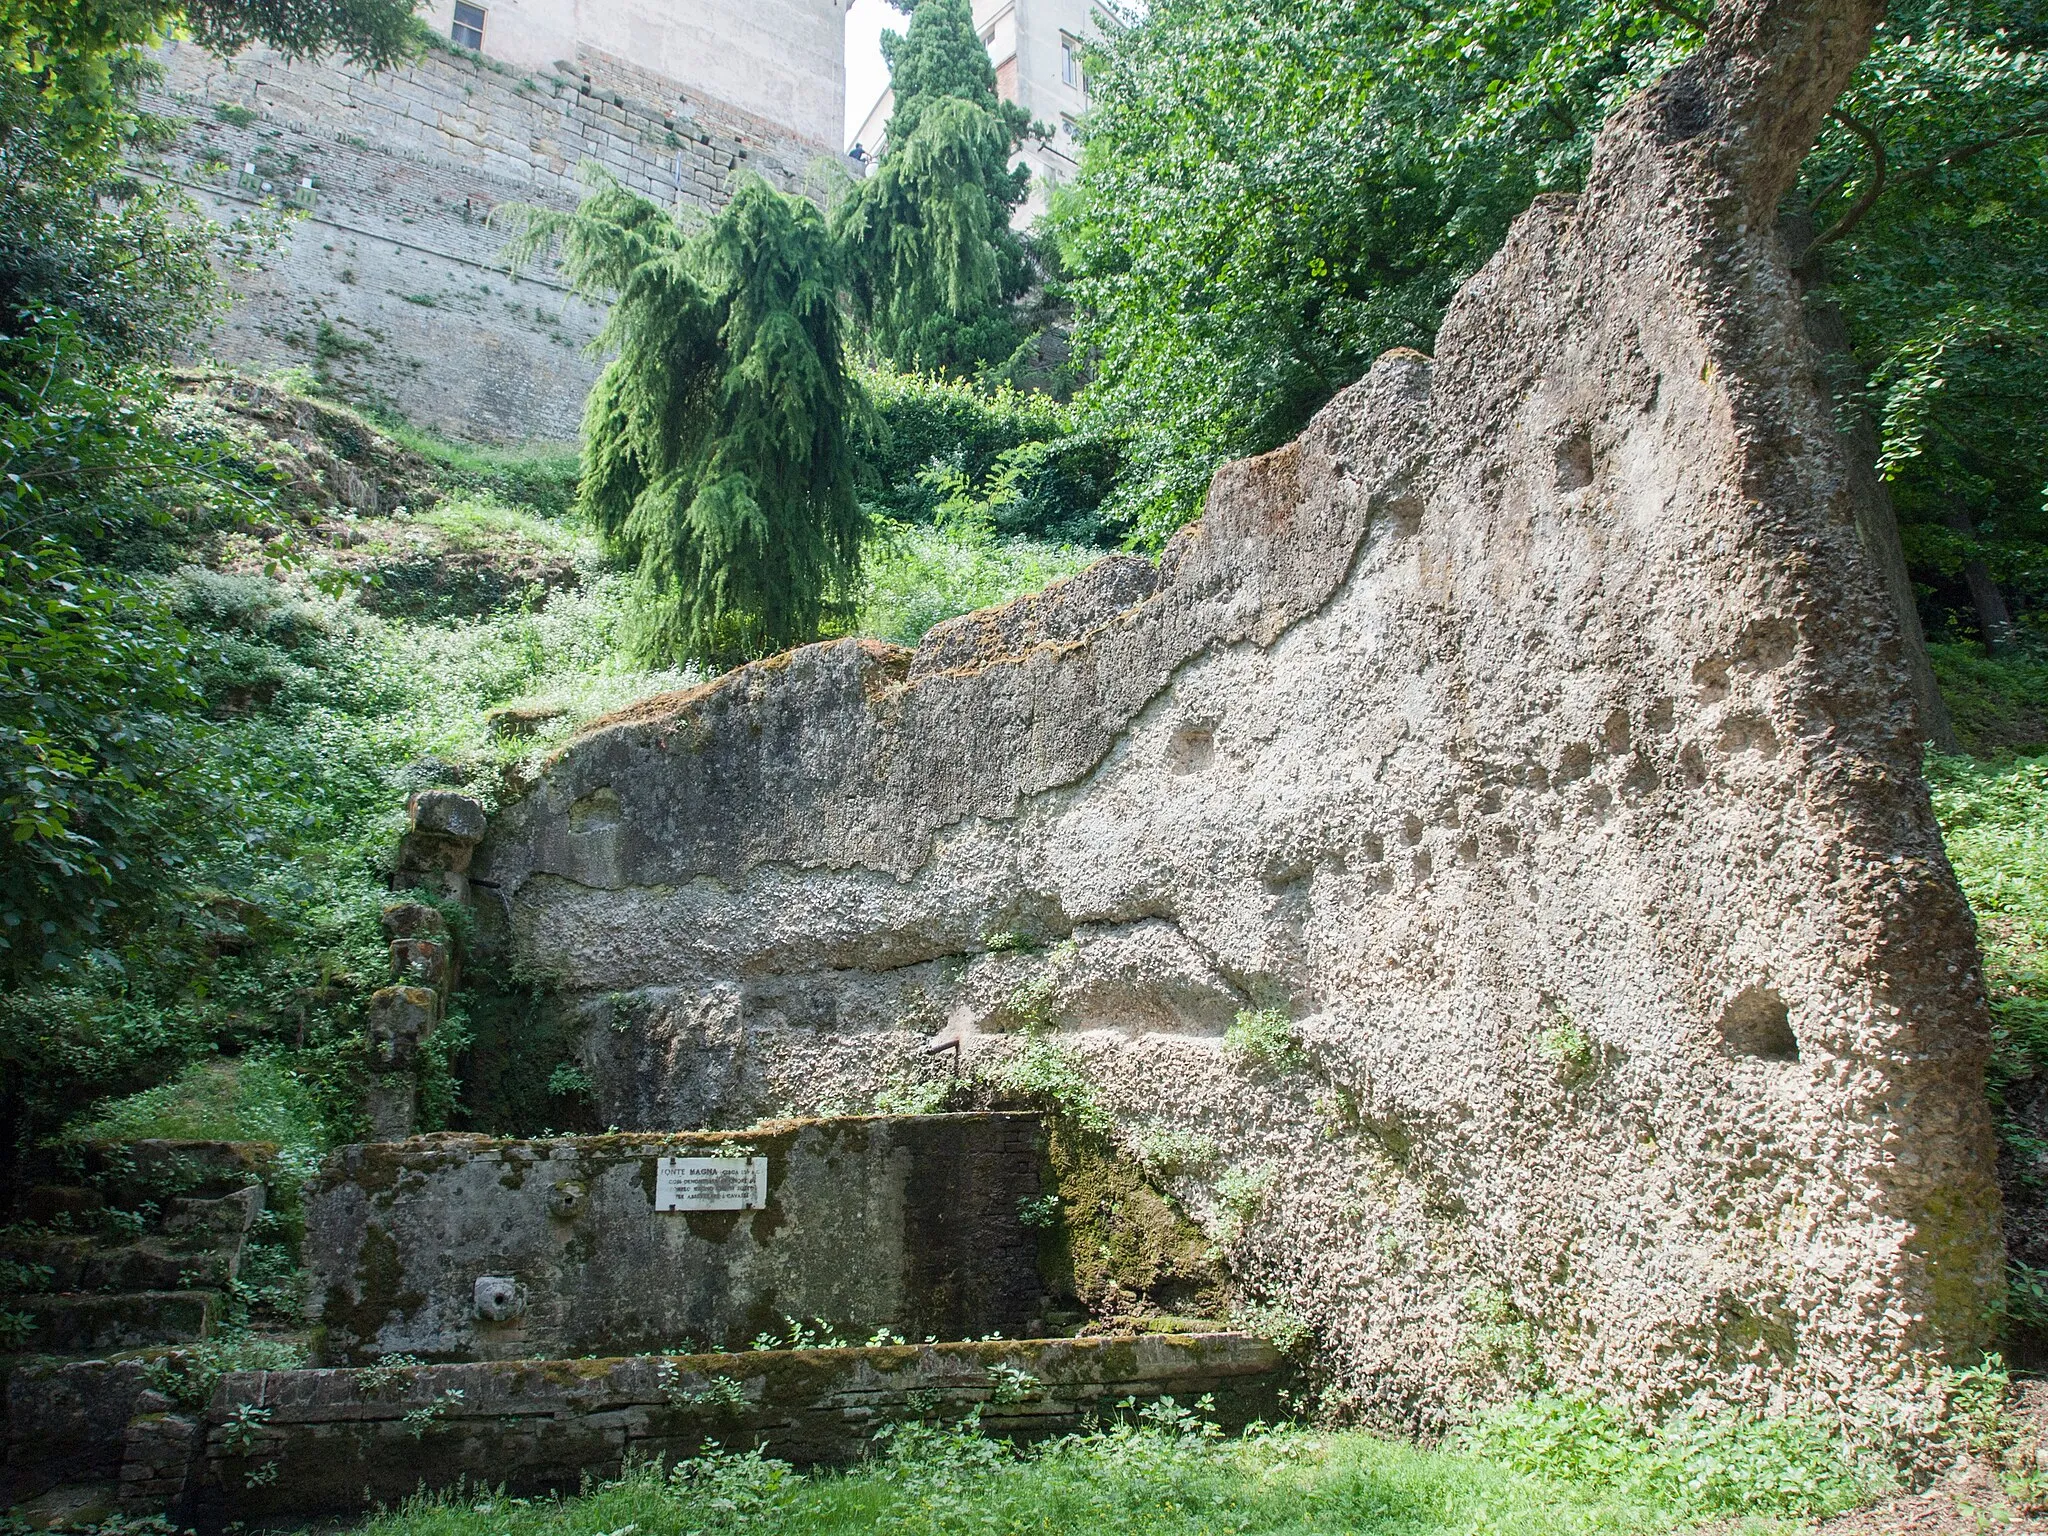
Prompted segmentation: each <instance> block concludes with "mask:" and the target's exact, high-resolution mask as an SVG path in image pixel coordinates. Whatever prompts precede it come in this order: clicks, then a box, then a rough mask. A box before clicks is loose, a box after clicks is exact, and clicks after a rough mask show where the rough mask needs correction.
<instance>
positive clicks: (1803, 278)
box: [1779, 215, 1961, 752]
mask: <svg viewBox="0 0 2048 1536" xmlns="http://www.w3.org/2000/svg"><path fill="white" fill-rule="evenodd" d="M1779 233H1780V236H1781V237H1782V238H1783V239H1784V241H1785V247H1786V250H1787V252H1788V253H1789V254H1790V255H1791V256H1792V257H1793V258H1794V259H1795V260H1796V259H1797V258H1798V255H1799V253H1800V252H1801V251H1804V250H1807V249H1808V248H1809V247H1810V246H1811V244H1812V242H1813V221H1812V220H1811V219H1810V218H1807V217H1805V216H1804V215H1799V216H1796V217H1793V218H1788V219H1785V220H1783V221H1781V222H1780V224H1779ZM1819 260H1820V258H1819V257H1818V256H1815V257H1813V258H1812V261H1813V264H1812V265H1809V266H1808V267H1806V268H1804V269H1801V270H1796V271H1795V272H1794V273H1793V277H1794V278H1795V279H1796V280H1797V281H1798V282H1799V284H1800V286H1801V287H1802V288H1804V289H1807V290H1809V291H1810V290H1811V289H1812V288H1813V287H1815V286H1816V285H1817V284H1818V282H1819V281H1820V273H1819V270H1818V262H1819ZM1804 309H1805V312H1806V336H1807V339H1808V340H1809V341H1811V342H1812V343H1813V344H1814V346H1816V347H1817V348H1819V349H1820V353H1821V357H1822V358H1823V360H1824V361H1826V362H1828V363H1830V364H1835V365H1840V364H1843V363H1846V362H1847V360H1848V359H1849V328H1848V326H1847V325H1846V324H1845V323H1844V322H1843V319H1842V312H1841V311H1840V310H1839V309H1837V308H1835V306H1834V305H1832V304H1823V303H1816V302H1815V301H1814V300H1812V299H1811V298H1809V299H1807V300H1806V302H1805V305H1804ZM1837 371H1838V368H1837V367H1830V368H1829V369H1828V370H1827V374H1826V376H1825V377H1824V378H1823V381H1822V387H1823V388H1826V389H1828V390H1829V391H1830V393H1831V394H1832V395H1833V398H1834V400H1835V405H1836V414H1837V418H1838V423H1839V425H1840V426H1841V428H1842V458H1843V461H1844V464H1845V466H1846V468H1847V470H1848V475H1849V491H1850V496H1851V500H1852V502H1853V503H1854V505H1855V509H1856V530H1857V532H1858V533H1860V534H1861V535H1862V536H1863V547H1864V549H1865V550H1867V551H1868V552H1869V554H1870V557H1871V559H1872V560H1874V561H1876V563H1877V567H1878V569H1879V570H1880V571H1881V572H1883V574H1884V583H1885V587H1886V590H1887V591H1889V592H1890V594H1891V600H1892V603H1891V606H1892V612H1893V614H1894V615H1895V616H1896V617H1897V619H1898V621H1899V638H1900V642H1901V643H1902V645H1903V646H1904V647H1905V652H1906V667H1907V669H1908V670H1909V671H1910V672H1911V673H1912V677H1913V702H1914V703H1915V704H1916V705H1917V706H1918V710H1919V716H1920V734H1921V736H1922V738H1923V739H1925V740H1927V741H1930V742H1932V743H1933V744H1934V746H1935V747H1936V748H1937V749H1938V750H1940V751H1943V752H1956V751H1960V750H1961V748H1960V746H1959V745H1958V744H1957V742H1956V728H1955V725H1954V723H1953V722H1952V721H1951V720H1950V719H1949V716H1948V704H1947V703H1946V702H1945V701H1944V700H1943V699H1942V696H1941V687H1940V685H1939V684H1938V683H1936V682H1935V680H1934V665H1933V663H1932V662H1930V661H1929V660H1928V659H1927V636H1926V633H1925V632H1924V631H1923V630H1922V629H1921V628H1920V608H1919V604H1918V603H1917V602H1915V600H1914V596H1913V578H1912V577H1911V575H1909V574H1908V573H1907V570H1906V552H1905V550H1904V548H1903V547H1901V545H1900V543H1899V519H1898V514H1897V513H1896V512H1895V511H1894V510H1893V509H1892V493H1891V492H1890V491H1889V490H1887V489H1886V488H1885V483H1884V481H1883V480H1882V479H1880V478H1879V477H1878V473H1877V431H1876V429H1875V428H1874V427H1873V426H1872V425H1871V423H1870V418H1869V417H1868V416H1866V415H1864V413H1863V412H1862V411H1861V410H1860V409H1855V408H1851V407H1848V406H1846V405H1845V402H1844V401H1843V400H1842V399H1841V396H1840V394H1839V392H1838V391H1835V390H1834V389H1833V386H1834V384H1835V382H1836V374H1837Z"/></svg>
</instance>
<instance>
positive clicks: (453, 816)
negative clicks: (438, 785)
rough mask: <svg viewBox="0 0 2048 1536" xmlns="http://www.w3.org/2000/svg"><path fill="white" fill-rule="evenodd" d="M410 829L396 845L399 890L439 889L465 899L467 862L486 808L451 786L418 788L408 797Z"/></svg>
mask: <svg viewBox="0 0 2048 1536" xmlns="http://www.w3.org/2000/svg"><path fill="white" fill-rule="evenodd" d="M405 812H406V820H407V824H408V830H407V832H406V835H405V841H404V842H402V843H400V844H399V846H398V870H397V873H396V874H394V875H393V876H392V879H391V884H392V886H393V888H394V889H398V890H426V891H437V892H439V893H440V894H442V895H444V896H450V897H453V898H454V899H455V900H457V901H467V900H469V861H470V857H471V855H472V854H474V853H475V851H476V845H477V844H478V843H479V842H481V841H482V840H483V835H484V825H485V818H484V808H483V806H482V805H480V804H478V803H477V801H475V800H473V799H471V798H470V797H469V796H468V795H459V794H456V793H455V792H454V791H453V790H447V789H429V790H422V791H421V792H420V793H419V794H416V795H414V796H413V797H412V798H411V799H410V800H408V801H407V802H406V806H405Z"/></svg>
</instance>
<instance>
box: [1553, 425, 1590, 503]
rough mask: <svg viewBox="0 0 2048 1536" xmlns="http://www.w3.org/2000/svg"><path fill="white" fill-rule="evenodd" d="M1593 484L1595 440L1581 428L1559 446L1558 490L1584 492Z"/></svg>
mask: <svg viewBox="0 0 2048 1536" xmlns="http://www.w3.org/2000/svg"><path fill="white" fill-rule="evenodd" d="M1592 483H1593V439H1592V437H1591V436H1590V435H1588V433H1587V432H1586V429H1585V428H1583V427H1581V428H1579V429H1578V430H1577V431H1575V432H1573V433H1572V434H1571V436H1569V437H1567V438H1566V439H1565V440H1564V441H1563V442H1561V443H1559V444H1558V445H1557V488H1558V489H1559V490H1560V491H1579V490H1584V489H1585V488H1586V487H1587V486H1589V485H1591V484H1592Z"/></svg>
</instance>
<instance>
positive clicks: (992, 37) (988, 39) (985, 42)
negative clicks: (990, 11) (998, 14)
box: [981, 27, 996, 48]
mask: <svg viewBox="0 0 2048 1536" xmlns="http://www.w3.org/2000/svg"><path fill="white" fill-rule="evenodd" d="M995 45H996V29H995V28H994V27H990V28H989V29H988V30H987V31H986V32H984V33H982V34H981V46H982V47H984V48H993V47H995Z"/></svg>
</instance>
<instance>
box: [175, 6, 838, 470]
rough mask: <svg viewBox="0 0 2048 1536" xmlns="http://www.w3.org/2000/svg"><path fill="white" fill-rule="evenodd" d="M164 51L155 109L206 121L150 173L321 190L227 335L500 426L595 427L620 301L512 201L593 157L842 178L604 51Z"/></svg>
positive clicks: (241, 189)
mask: <svg viewBox="0 0 2048 1536" xmlns="http://www.w3.org/2000/svg"><path fill="white" fill-rule="evenodd" d="M159 61H160V62H161V63H162V65H163V66H164V78H163V80H162V82H161V84H160V86H159V88H158V89H157V91H156V92H155V93H154V96H153V99H152V100H151V102H150V103H149V105H150V106H151V107H152V108H153V109H154V110H157V111H160V112H163V113H166V114H169V115H172V116H175V117H178V118H181V119H183V120H184V123H185V126H184V127H183V129H182V130H181V132H180V133H179V135H178V138H177V141H176V143H175V144H174V146H173V147H172V148H171V149H170V150H169V151H168V152H167V153H166V154H165V155H164V156H163V157H162V158H161V159H160V160H158V161H155V162H153V163H152V164H151V165H150V166H149V167H148V169H149V170H151V171H153V172H154V173H155V174H158V175H161V176H164V177H166V178H168V179H170V180H172V181H175V182H177V183H179V184H181V185H183V186H184V187H186V188H187V189H188V190H190V191H191V192H192V193H193V195H194V196H195V197H196V198H197V199H198V201H199V202H200V203H201V204H202V206H204V207H206V208H207V209H208V210H209V211H210V212H212V213H213V214H214V215H215V216H216V217H220V218H224V219H232V218H237V217H245V216H249V215H252V214H257V213H259V212H260V210H261V208H262V207H263V205H265V204H266V203H269V204H272V205H275V204H277V203H279V202H281V201H285V200H293V199H295V200H296V201H297V202H298V203H299V204H300V209H299V210H298V211H299V212H300V215H301V216H300V217H299V218H298V219H296V220H295V221H294V222H293V223H292V224H291V225H290V226H289V227H288V229H287V230H286V232H285V235H284V238H283V240H282V242H281V244H280V245H279V246H278V248H277V249H275V250H274V251H272V252H270V253H267V254H265V255H263V256H262V257H261V258H260V260H259V263H258V264H257V265H256V266H255V267H253V268H252V269H250V270H243V271H237V272H235V273H233V274H232V275H231V287H232V289H233V292H234V300H235V302H234V304H233V306H232V308H231V310H230V311H229V313H228V314H227V315H226V316H225V318H224V319H223V320H222V321H221V322H220V323H219V324H218V325H217V326H215V328H214V329H213V331H212V333H211V334H210V336H209V337H208V339H207V341H206V343H205V345H204V350H206V351H209V352H210V353H211V354H212V355H213V356H215V357H217V358H218V359H219V360H221V361H222V362H225V363H228V364H230V365H231V366H235V367H239V368H244V369H248V370H252V371H256V372H270V371H274V370H277V369H282V368H288V367H293V366H300V367H306V368H310V369H313V370H314V371H316V372H318V373H320V374H322V375H323V376H325V377H326V378H327V379H328V380H329V381H330V382H332V383H333V384H335V385H336V386H337V387H339V388H340V389H341V390H342V391H343V392H344V393H347V394H349V395H352V396H354V397H356V398H359V399H365V400H369V401H372V402H376V403H382V404H385V405H387V406H389V407H391V408H394V409H396V410H398V411H399V412H400V413H402V414H403V415H405V416H406V417H408V418H409V419H411V420H414V421H416V422H419V423H421V424H423V425H428V426H432V427H434V428H435V429H437V430H439V431H443V432H446V433H449V434H452V435H455V436H459V437H466V438H472V439H478V440H483V441H522V440H526V439H540V440H548V441H568V440H570V439H573V438H574V436H575V434H576V426H577V423H578V421H579V419H580V417H581V413H582V406H583V398H584V396H585V395H586V394H587V393H588V392H589V388H590V385H591V382H592V380H593V379H594V378H595V376H596V370H597V364H596V362H595V361H593V360H592V359H591V358H589V357H588V356H587V355H585V352H584V348H585V346H586V345H587V344H588V342H589V341H590V339H591V338H592V337H593V336H595V335H596V333H597V330H598V327H599V326H600V324H601V323H602V320H603V313H602V311H601V310H600V309H599V308H597V307H595V306H593V305H591V304H588V303H586V302H584V301H583V300H582V299H580V298H578V297H577V296H576V295H575V294H573V293H571V292H569V291H568V290H567V288H566V286H565V285H564V284H563V283H562V281H561V280H560V277H559V275H558V274H556V273H555V272H553V271H552V270H550V269H547V268H544V267H543V268H539V269H529V270H527V271H525V272H523V273H518V274H514V273H512V272H510V271H508V270H507V265H506V262H505V260H504V258H503V256H502V254H501V251H502V248H503V246H504V243H505V241H506V239H507V238H508V235H509V231H508V230H507V229H506V228H505V227H504V226H503V225H502V224H495V225H494V224H493V223H492V222H491V221H490V214H491V210H492V209H494V208H496V207H498V206H499V205H500V204H502V203H507V202H525V203H534V204H540V205H542V206H548V207H562V208H566V207H570V206H573V205H574V202H575V200H576V198H577V196H578V195H579V194H580V192H581V191H582V185H583V184H582V181H581V179H580V171H581V167H582V166H583V165H584V164H585V163H586V162H594V163H596V164H597V165H600V166H602V167H603V168H604V169H605V170H607V171H608V172H610V173H611V174H612V175H613V176H615V177H617V178H618V179H619V180H620V181H621V182H623V183H624V184H625V185H627V186H629V187H631V188H633V189H634V190H636V191H639V192H642V193H644V194H646V195H647V196H650V197H653V198H656V199H657V200H659V201H661V202H663V203H665V204H669V205H672V206H680V205H688V206H694V207H700V208H715V207H717V206H718V205H719V204H721V203H722V202H723V201H724V200H725V197H726V196H727V189H728V185H729V182H730V179H731V177H732V176H733V175H734V173H735V172H737V171H741V170H752V171H756V172H759V173H760V174H761V175H763V176H765V177H766V178H767V179H768V180H769V181H770V182H771V183H773V184H774V185H776V186H778V187H781V188H782V189H783V190H785V191H791V192H803V193H807V194H809V195H811V196H813V197H815V198H818V199H819V200H821V201H822V200H824V199H826V198H827V197H828V196H829V195H830V193H831V190H832V188H833V185H834V183H835V182H836V181H837V179H838V178H839V176H840V175H841V174H842V173H841V172H840V170H839V169H838V161H837V157H835V156H833V155H832V154H831V153H830V152H829V151H827V150H826V149H825V148H824V147H823V146H820V145H815V144H812V143H810V142H808V141H806V140H802V139H799V138H796V137H794V136H792V135H790V134H788V133H787V132H783V131H780V130H777V129H776V128H775V127H774V126H773V125H771V124H768V123H765V122H763V121H761V120H760V119H758V118H754V117H751V116H749V115H747V114H745V113H741V112H738V111H735V110H733V109H730V108H723V107H720V106H719V105H718V104H717V103H715V102H711V101H707V100H703V99H692V98H689V97H686V96H685V95H684V94H683V93H682V92H681V91H679V90H678V89H677V88H676V87H675V86H674V84H673V82H665V81H663V80H662V79H661V78H660V77H659V76H655V75H651V74H648V73H646V72H645V71H643V70H637V69H635V68H634V67H633V66H632V65H630V64H628V63H626V62H625V61H622V60H618V59H615V58H612V57H610V56H608V55H605V54H602V53H598V52H595V51H590V50H585V51H584V52H583V53H582V54H581V56H580V57H579V58H578V59H577V60H575V61H573V62H572V61H564V62H563V63H562V64H560V65H559V66H558V67H557V69H556V70H555V71H553V72H545V73H520V72H517V71H513V70H509V69H507V68H505V67H504V66H502V65H498V64H494V63H492V62H490V61H488V60H484V59H479V58H476V57H474V56H472V55H466V54H458V53H454V52H450V51H446V50H439V49H437V50H433V51H430V52H428V53H427V54H426V55H425V56H423V57H422V58H421V59H419V60H418V61H416V62H415V63H413V64H411V65H408V66H406V67H405V68H402V69H396V70H392V71H389V72H386V73H383V74H370V73H367V72H365V71H363V70H359V69H355V68H352V67H350V66H348V65H345V64H341V63H305V62H299V63H289V62H287V61H285V60H284V59H283V58H281V57H279V56H278V55H276V54H274V53H271V52H268V51H267V50H263V49H254V50H251V51H249V52H247V53H244V54H242V55H240V56H239V57H237V58H235V59H233V60H227V61H223V60H220V59H216V58H214V57H212V56H211V55H208V54H206V53H204V52H202V51H201V50H198V49H196V48H192V47H189V46H184V47H181V46H178V45H176V44H171V45H167V46H166V47H165V49H164V50H163V51H162V52H161V53H160V54H159ZM252 167H253V169H251V168H252Z"/></svg>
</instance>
